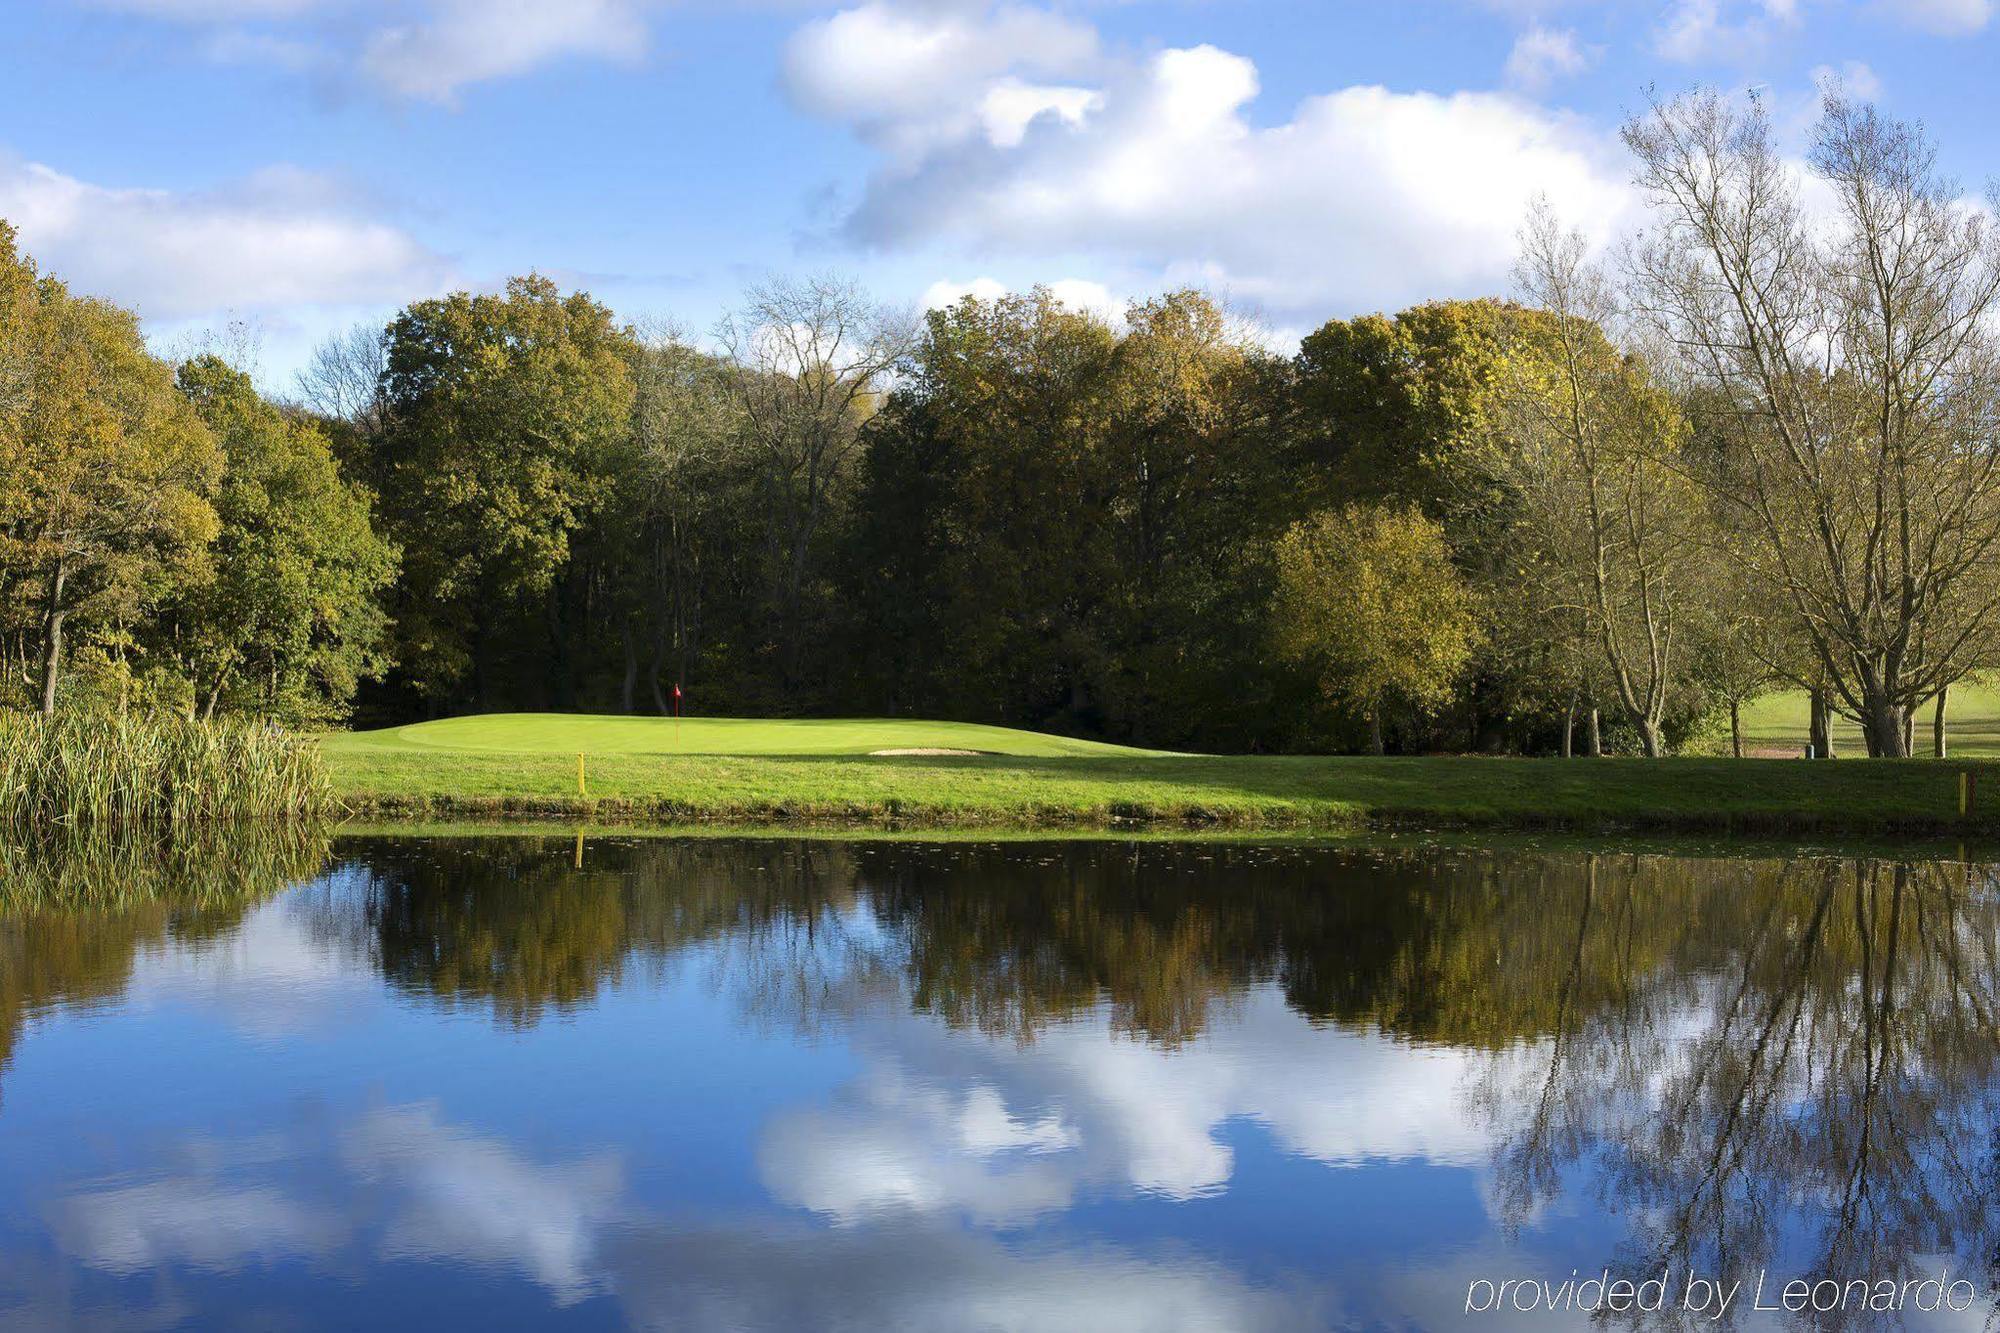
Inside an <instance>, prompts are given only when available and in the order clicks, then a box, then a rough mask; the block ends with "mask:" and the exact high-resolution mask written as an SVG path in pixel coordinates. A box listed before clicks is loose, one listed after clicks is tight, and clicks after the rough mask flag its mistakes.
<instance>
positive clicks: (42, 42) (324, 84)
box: [0, 0, 2000, 387]
mask: <svg viewBox="0 0 2000 1333" xmlns="http://www.w3.org/2000/svg"><path fill="white" fill-rule="evenodd" d="M6 8H7V38H8V39H7V41H6V43H5V44H4V46H0V216H5V217H7V218H9V219H10V220H12V221H14V222H15V223H16V225H17V226H18V227H19V228H20V230H21V232H22V235H23V239H24V241H25V243H26V245H27V248H28V249H29V250H30V251H31V252H32V253H34V254H35V255H37V256H38V257H39V258H40V259H41V260H42V262H43V263H44V265H45V266H46V267H48V268H50V269H52V270H54V271H57V272H59V273H61V274H63V275H64V276H66V277H68V278H69V279H70V280H71V281H72V282H73V283H74V284H75V285H77V286H78V287H80V288H83V289H85V290H89V291H93V292H97V293H100V294H102V295H105V296H108V297H111V298H114V299H116V300H119V301H121V302H124V303H126V304H129V305H132V306H135V307H136V308H138V309H139V310H140V311H141V313H142V314H143V315H144V316H145V317H146V319H147V321H148V327H149V329H150V330H151V331H152V333H153V334H154V336H155V337H156V338H157V339H158V340H159V341H161V343H162V344H163V345H165V344H171V343H173V342H174V341H175V340H176V339H184V338H186V337H187V336H189V334H190V333H191V331H196V330H200V329H203V328H208V327H214V326H219V325H223V324H226V323H227V322H228V321H230V320H232V319H235V320H240V321H243V322H245V323H246V324H248V325H249V326H250V327H251V328H252V329H253V330H254V331H255V333H256V336H257V338H258V340H259V342H260V344H261V349H262V350H261V373H262V375H263V377H264V378H265V380H266V381H267V383H269V384H271V385H272V386H273V387H282V386H283V385H284V384H285V382H287V381H288V380H289V377H290V372H291V370H292V368H293V367H295V366H296V365H297V364H298V363H299V361H300V360H301V359H302V358H303V356H304V355H305V353H306V351H307V350H308V349H309V348H310V347H311V346H312V344H313V343H314V342H316V341H317V340H318V339H319V338H321V337H323V336H325V335H326V334H327V333H328V332H330V331H333V330H336V329H340V328H344V327H346V326H348V325H350V324H352V323H354V322H356V321H359V320H370V321H378V320H380V319H382V318H383V317H385V316H386V315H387V314H388V313H389V312H390V311H392V310H393V309H394V308H395V307H396V306H398V305H400V304H402V303H403V302H405V301H408V300H411V299H414V298H417V297H421V296H425V295H431V294H434V293H437V292H440V291H444V290H448V289H452V288H459V287H471V288H490V287H493V286H496V285H497V284H498V283H500V282H501V281H503V280H504V278H505V277H506V276H507V275H508V274H511V273H518V272H524V271H527V270H529V269H538V270H540V271H542V272H545V273H548V274H551V275H552V276H555V277H557V278H558V279H560V280H561V281H563V282H565V283H569V284H573V285H579V286H584V287H587V288H588V289H590V290H591V291H593V292H595V293H596V294H597V295H598V296H600V297H601V298H602V299H604V300H606V301H607V302H608V303H610V304H611V305H613V306H614V307H615V308H616V309H618V310H619V312H620V313H621V314H623V315H626V316H628V317H631V318H634V319H641V318H644V319H671V320H673V321H675V322H677V323H679V324H680V325H682V326H683V327H685V328H688V329H690V330H692V331H695V332H700V331H701V330H704V329H706V328H707V327H708V326H709V325H711V324H712V323H713V321H714V320H715V318H716V317H717V316H718V315H719V314H720V313H721V312H722V311H723V310H725V309H726V308H728V306H729V305H730V303H731V302H732V301H733V300H734V299H735V297H736V295H737V294H738V293H739V292H740V291H741V290H742V288H743V287H744V286H745V285H746V284H747V283H750V282H753V281H755V280H757V279H758V278H760V277H761V276H763V275H765V274H768V273H772V272H780V271H793V272H798V271H827V270H833V271H839V272H844V273H848V274H852V275H854V276H856V277H858V278H859V279H861V280H862V281H863V282H865V283H866V284H867V285H868V286H870V287H871V288H872V289H873V290H874V291H876V292H877V293H878V294H879V295H880V296H881V297H882V298H884V299H885V300H890V301H894V302H898V303H911V304H916V303H922V302H924V301H927V300H929V301H935V300H938V299H940V298H941V297H942V296H943V295H945V294H946V293H950V292H955V291H960V290H966V289H979V290H992V289H994V288H996V287H1004V286H1016V287H1018V286H1025V285H1028V284H1031V283H1033V282H1036V281H1045V282H1050V283H1054V284H1059V287H1058V290H1059V291H1060V292H1062V293H1063V294H1064V295H1065V297H1066V298H1067V299H1071V300H1074V301H1076V302H1079V303H1083V304H1096V305H1102V306H1105V307H1106V308H1111V309H1115V308H1117V307H1118V306H1119V305H1120V304H1122V303H1123V302H1124V301H1125V300H1128V299H1130V298H1133V297H1140V296H1144V295H1147V294H1149V293H1151V292H1154V291H1158V290H1161V289H1163V288H1166V287H1169V286H1179V285H1185V284H1190V283H1193V284H1199V285H1203V286H1206V287H1209V288H1211V289H1214V290H1216V291H1218V292H1219V293H1221V294H1223V295H1225V296H1227V297H1228V298H1229V299H1231V300H1232V301H1234V302H1236V303H1237V304H1239V305H1241V306H1243V307H1246V308H1248V309H1250V310H1253V311H1256V312H1258V313H1260V314H1261V315H1262V316H1263V318H1264V319H1265V320H1266V321H1267V323H1268V324H1269V325H1270V326H1271V327H1272V328H1273V329H1275V330H1276V331H1277V333H1278V336H1279V337H1280V338H1281V339H1282V337H1284V336H1287V335H1296V334H1297V333H1299V332H1302V331H1304V330H1306V329H1309V328H1311V327H1313V326H1315V325H1316V324H1318V323H1319V322H1321V321H1322V320H1324V319H1326V318H1329V317H1332V316H1335V315H1348V314H1353V313H1356V312H1358V311H1362V310H1369V309H1377V308H1391V309H1393V308H1396V307H1398V306H1400V305H1403V304H1408V303H1410V302H1413V301H1417V300H1421V299H1425V298H1428V297H1433V296H1461V295H1476V294H1481V293H1486V292H1494V291H1501V290H1504V289H1505V287H1506V272H1507V267H1508V262H1509V258H1510V254H1511V249H1512V242H1511V238H1512V234H1513V231H1514V229H1515V227H1516V226H1517V224H1518V222H1519V218H1520V214H1521V210H1522V207H1523V205H1524V202H1525V200H1526V199H1527V198H1528V197H1529V196H1530V195H1532V194H1534V193H1536V192H1542V193H1546V194H1548V195H1549V196H1550V197H1551V199H1552V201H1553V202H1554V203H1555V205H1556V207H1557V208H1558V210H1559V211H1560V212H1562V213H1563V214H1565V215H1566V216H1567V217H1568V218H1569V219H1571V220H1572V221H1574V222H1575V223H1576V224H1578V225H1580V226H1582V227H1583V228H1584V229H1585V230H1586V231H1587V232H1588V233H1589V234H1591V235H1592V236H1593V237H1596V238H1598V239H1609V238H1611V237H1614V236H1616V235H1618V234H1620V233H1621V232H1622V231H1625V230H1628V229H1629V228H1630V227H1631V226H1632V225H1633V224H1634V223H1635V221H1636V219H1637V216H1638V215H1637V211H1636V203H1635V201H1634V200H1633V198H1632V196H1631V192H1630V188H1629V185H1628V182H1627V175H1628V169H1627V164H1626V163H1625V161H1624V160H1623V157H1622V155H1621V153H1620V150H1619V148H1618V145H1617V140H1616V131H1617V127H1618V124H1619V122H1620V120H1621V119H1622V118H1623V116H1624V115H1625V114H1627V113H1628V112H1629V111H1631V110H1632V109H1634V108H1635V107H1638V106H1641V105H1643V103H1644V99H1645V89H1646V88H1647V87H1648V86H1657V87H1658V88H1659V89H1661V90H1662V91H1665V92H1674V91H1678V90H1680V89H1682V88H1685V87H1687V86H1690V85H1692V84H1695V83H1702V82H1706V83H1713V84H1717V85H1720V86H1722V87H1725V88H1729V89H1733V90H1748V89H1752V88H1756V89H1759V90H1761V91H1762V92H1763V94H1764V95H1765V96H1766V97H1767V98H1768V99H1769V102H1770V105H1771V106H1772V108H1773V111H1774V115H1775V116H1776V117H1777V118H1778V120H1779V123H1780V124H1781V125H1783V126H1785V127H1786V128H1787V132H1788V133H1792V134H1795V135H1798V136H1803V134H1804V132H1805V129H1806V127H1807V126H1808V125H1809V123H1810V120H1811V107H1812V101H1813V96H1814V87H1815V84H1816V82H1817V81H1818V80H1821V79H1824V78H1826V77H1828V76H1829V75H1833V76H1836V77H1839V78H1841V79H1842V80H1844V81H1845V83H1846V85H1847V86H1848V87H1849V89H1850V90H1851V91H1854V92H1858V93H1861V94H1863V95H1866V96H1870V97H1873V98H1875V99H1876V100H1878V101H1879V102H1880V103H1881V104H1882V105H1883V106H1884V107H1885V108H1886V109H1888V110H1889V111H1891V112H1893V113H1894V114H1896V115H1899V116H1903V117H1909V118H1915V119H1921V120H1923V121H1924V122H1926V123H1927V124H1928V125H1929V126H1930V128H1931V129H1932V131H1933V132H1934V134H1935V136H1936V137H1937V139H1938V140H1939V142H1940V144H1941V147H1942V156H1943V159H1944V161H1945V162H1946V164H1947V166H1948V167H1949V169H1950V170H1952V171H1953V172H1954V173H1956V174H1957V175H1959V176H1960V177H1961V178H1963V179H1964V180H1965V182H1966V183H1967V185H1968V188H1969V189H1983V187H1984V182H1985V181H1986V180H1987V178H1988V177H1989V176H1993V175H2000V153H1996V151H1995V145H1994V142H1993V138H1992V135H1991V133H1990V130H1989V129H1988V127H1990V126H1991V125H1992V124H1993V123H1995V112H1996V110H2000V107H1996V102H2000V94H1996V92H1995V88H1994V79H1993V71H1994V70H1995V69H1996V68H2000V61H1996V55H2000V36H1996V34H2000V17H1996V14H1995V10H1996V8H2000V0H1639V2H1636V3H1621V2H1620V0H1568V2H1565V0H1373V2H1372V3H1361V2H1359V0H1098V2H1097V3H1087V2H1085V0H1074V2H1072V3H1060V2H1054V0H1018V3H1001V4H990V3H982V2H981V0H849V3H825V4H819V3H811V2H810V0H762V2H758V0H743V2H740V3H726V2H725V0H7V3H6Z"/></svg>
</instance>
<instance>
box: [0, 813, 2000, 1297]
mask: <svg viewBox="0 0 2000 1333" xmlns="http://www.w3.org/2000/svg"><path fill="white" fill-rule="evenodd" d="M323 853H324V856H323V859H322V854H323ZM21 864H23V863H17V864H16V886H15V888H14V889H12V890H10V891H9V893H8V894H7V895H6V898H5V901H6V905H5V906H4V907H0V1327H6V1328H10V1329H11V1328H16V1327H25V1328H35V1327H43V1326H49V1327H68V1326H75V1325H91V1326H102V1327H107V1328H109V1327H117V1328H127V1327H131V1328H160V1327H177V1326H188V1327H204V1328H206V1327H256V1328H268V1327H279V1326H282V1327H287V1328H305V1329H310V1328H365V1327H390V1326H398V1327H401V1326H420V1327H426V1328H439V1329H456V1328H465V1329H482V1330H483V1329H498V1328H519V1327H535V1328H543V1327H548V1328H566V1327H577V1328H623V1327H634V1326H636V1327H645V1328H673V1329H683V1328H692V1329H703V1328H719V1329H764V1328H769V1329H802V1328H853V1329H877V1328H920V1329H958V1328H968V1329H970V1328H982V1329H983V1328H1029V1329H1044V1328H1046V1329H1088V1330H1104V1329H1127V1328H1129V1329H1265V1328H1269V1329H1297V1328H1316V1327H1362V1328H1376V1327H1419V1328H1428V1327H1439V1326H1454V1325H1457V1326H1466V1327H1479V1328H1520V1327H1537V1328H1539V1327H1557V1326H1582V1325H1583V1324H1584V1323H1585V1322H1586V1321H1588V1320H1589V1319H1590V1318H1591V1314H1590V1311H1591V1309H1592V1308H1594V1307H1603V1308H1602V1309H1601V1310H1600V1313H1599V1315H1598V1317H1599V1318H1600V1319H1608V1320H1609V1321H1610V1322H1613V1323H1625V1322H1629V1323H1632V1324H1634V1325H1667V1326H1674V1325H1679V1324H1687V1325H1692V1324H1694V1323H1695V1322H1697V1320H1696V1317H1695V1316H1696V1314H1697V1313H1698V1314H1700V1315H1701V1316H1702V1317H1703V1322H1705V1321H1706V1319H1707V1317H1709V1316H1713V1315H1715V1314H1717V1313H1718V1312H1719V1313H1721V1314H1722V1319H1721V1322H1722V1323H1724V1324H1745V1325H1753V1326H1755V1325H1765V1324H1770V1325H1776V1324H1784V1323H1791V1324H1802V1323H1804V1322H1806V1321H1809V1320H1816V1321H1817V1322H1818V1323H1819V1324H1820V1325H1821V1326H1840V1325H1851V1326H1857V1327H1859V1326H1866V1327H1879V1326H1883V1325H1884V1324H1894V1323H1903V1324H1907V1325H1908V1326H1911V1327H1955V1328H1974V1327H1980V1326H1983V1325H1985V1324H1986V1321H1987V1320H1988V1318H1989V1317H1990V1316H1991V1315H1992V1313H1993V1309H1994V1298H1995V1296H1994V1293H1995V1278H1996V1265H2000V1115H1996V1110H2000V1084H1996V1074H2000V1045H1996V1031H1995V1022H1996V1013H2000V968H1996V962H1997V961H2000V959H1996V949H2000V876H1996V872H1995V868H1994V867H1992V866H1988V865H1984V864H1966V863H1964V862H1962V861H1958V860H1945V859H1938V860H1931V859H1924V858H1922V857H1915V856H1912V857H1910V858H1908V859H1895V858H1892V857H1889V858H1885V857H1883V856H1881V855H1870V856H1858V855H1857V856H1824V855H1812V856H1807V855H1803V854H1801V855H1791V856H1775V855H1729V854H1719V853H1713V852H1711V853H1706V854H1701V855H1693V854H1667V853H1664V852H1661V851H1658V850H1644V849H1637V850H1635V849H1619V848H1600V849H1595V850H1592V849H1580V848H1576V847H1570V846H1547V847H1542V846H1536V845H1533V844H1515V845H1509V846H1479V845H1457V844H1447V843H1436V842H1432V843H1423V842H1419V843H1415V844H1412V843H1411V842H1409V841H1407V840H1405V841H1402V842H1397V841H1374V842H1370V841H1360V842H1352V843H1333V844H1313V843H1298V844H1280V845H1273V846H1252V845H1237V844H1219V843H1209V842H1173V841H1166V842H1144V841H1142V842H1118V841H1050V842H986V843H981V842H956V841H933V842H895V841H867V840H809V839H772V838H748V837H745V838H733V837H732V838H717V837H695V838H664V837H662V838H648V837H639V836H607V837H598V836H592V837H591V838H589V839H588V840H587V841H582V840H578V839H573V838H571V837H568V836H564V837H547V836H476V837H430V838H426V837H414V836H413V837H368V838H346V839H342V840H339V841H337V842H335V843H334V844H332V847H331V851H330V853H326V851H325V848H324V847H322V848H318V849H307V850H306V851H304V852H300V851H298V850H297V849H293V850H292V851H289V852H286V853H283V854H279V855H275V856H274V855H269V854H264V855H257V856H248V855H245V856H241V857H237V856H234V855H233V854H232V853H229V852H220V853H214V854H213V855H212V857H211V858H209V859H206V860H204V861H202V862H201V863H200V864H198V865H191V866H190V865H183V866H181V867H179V869H178V870H175V869H174V868H173V867H172V866H171V865H168V866H167V867H166V868H164V869H163V868H162V865H163V862H162V859H161V858H159V857H156V856H153V855H150V854H147V855H140V856H130V857H126V858H125V859H123V860H117V859H116V858H114V860H113V862H112V863H111V864H112V866H113V868H112V869H103V868H99V869H95V870H93V869H91V868H90V866H88V865H86V866H84V867H82V868H77V867H70V868H69V869H68V870H66V871H58V870H53V869H48V868H46V867H44V868H43V871H42V872H41V873H44V874H45V878H46V879H47V881H48V882H47V883H44V884H39V885H27V884H26V883H25V880H24V879H23V877H22V873H21V870H20V866H21ZM4 868H5V867H0V869H4ZM106 876H124V877H125V879H126V880H128V881H129V883H121V884H115V885H107V884H105V883H104V880H105V877H106ZM79 883H86V884H89V885H91V886H92V888H91V891H90V892H87V893H84V892H80V891H78V890H77V889H76V887H75V886H76V885H77V884H79ZM65 885H67V887H65ZM1621 1283H1629V1284H1630V1287H1629V1288H1627V1287H1623V1286H1621V1285H1620V1284H1621ZM1791 1283H1798V1284H1799V1285H1798V1286H1796V1287H1792V1288H1791V1292H1792V1295H1793V1297H1794V1298H1795V1304H1797V1305H1803V1306H1807V1307H1810V1306H1811V1305H1812V1304H1813V1303H1819V1304H1820V1306H1821V1308H1820V1311H1819V1312H1818V1313H1814V1312H1813V1310H1811V1309H1810V1308H1806V1309H1803V1310H1800V1311H1799V1312H1798V1313H1796V1314H1791V1313H1787V1312H1786V1311H1785V1309H1784V1308H1783V1307H1784V1306H1785V1304H1786V1303H1787V1300H1788V1296H1787V1294H1786V1289H1787V1286H1788V1284H1791ZM1503 1284H1504V1285H1503ZM1709 1284H1719V1286H1715V1285H1709ZM1801 1291H1803V1292H1805V1293H1806V1294H1805V1295H1804V1296H1798V1295H1797V1293H1799V1292H1801ZM1725 1295H1726V1296H1727V1297H1728V1300H1729V1304H1728V1307H1727V1309H1726V1310H1722V1309H1721V1306H1722V1301H1723V1298H1724V1296H1725ZM1836 1297H1837V1298H1838V1299H1837V1300H1836ZM1621 1302H1622V1304H1623V1305H1624V1306H1626V1307H1635V1308H1626V1309H1623V1310H1619V1311H1613V1310H1611V1309H1610V1308H1609V1307H1611V1306H1617V1305H1619V1304H1621ZM1656 1306H1657V1307H1661V1308H1659V1309H1658V1311H1657V1312H1655V1310H1654V1307H1656ZM1759 1306H1761V1307H1763V1309H1762V1310H1761V1311H1760V1310H1759V1309H1758V1307H1759ZM1829 1306H1831V1308H1829ZM1636 1307H1644V1308H1636ZM1773 1307H1777V1308H1776V1309H1773ZM1871 1307H1872V1308H1871Z"/></svg>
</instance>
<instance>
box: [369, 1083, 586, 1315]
mask: <svg viewBox="0 0 2000 1333" xmlns="http://www.w3.org/2000/svg"><path fill="white" fill-rule="evenodd" d="M343 1146H344V1148H345V1151H346V1155H347V1158H348V1161H349V1163H350V1165H352V1166H353V1167H354V1168H355V1169H356V1170H357V1171H358V1172H359V1173H360V1174H361V1175H362V1176H363V1177H364V1178H370V1179H386V1180H389V1181H392V1182H394V1184H395V1185H396V1186H397V1187H399V1188H400V1189H401V1190H402V1191H403V1203H402V1206H401V1207H400V1209H399V1210H398V1212H397V1214H396V1216H395V1218H394V1220H393V1221H392V1223H391V1224H390V1226H389V1228H388V1230H387V1232H386V1234H385V1235H384V1236H383V1237H382V1241H381V1246H382V1251H383V1253H385V1254H387V1255H390V1256H392V1257H395V1258H400V1259H424V1260H432V1261H437V1260H451V1261H453V1262H456V1263H462V1264H475V1265H481V1266H507V1267H512V1268H515V1269H517V1270H519V1271H520V1272H521V1273H523V1274H524V1275H526V1276H527V1277H529V1278H531V1279H533V1280H534V1281H535V1282H538V1283H540V1284H541V1285H542V1286H543V1287H544V1288H546V1289H547V1290H548V1291H549V1293H550V1294H551V1295H552V1296H553V1297H554V1298H555V1300H556V1302H557V1304H559V1305H569V1304H573V1303H574V1302H576V1301H579V1300H582V1299H583V1298H584V1297H586V1296H589V1295H592V1294H594V1293H596V1292H598V1291H600V1290H602V1286H603V1284H602V1279H601V1278H600V1277H599V1275H598V1268H599V1265H598V1262H597V1257H596V1249H597V1245H598V1238H599V1236H600V1233H601V1232H602V1231H603V1230H604V1228H605V1227H606V1226H607V1225H609V1224H610V1223H611V1222H613V1221H614V1220H615V1219H616V1218H618V1217H619V1216H620V1214H621V1213H622V1212H623V1211H624V1209H625V1204H624V1193H625V1173H624V1168H623V1167H622V1166H621V1165H620V1164H619V1162H618V1160H617V1159H616V1158H615V1157H612V1156H609V1155H599V1156H596V1157H591V1158H584V1159H580V1160H577V1161H573V1162H555V1163H539V1162H534V1161H530V1160H528V1159H527V1158H526V1157H524V1156H523V1155H522V1154H521V1153H520V1152H519V1151H518V1150H517V1149H516V1148H514V1147H513V1146H512V1145H510V1144H508V1143H506V1142H503V1141H502V1140H499V1139H496V1138H493V1137H492V1136H490V1135H485V1134H477V1133H473V1132H471V1131H469V1130H465V1129H461V1128H459V1127H457V1126H454V1125H450V1124H447V1123H445V1122H444V1121H443V1120H442V1119H441V1118H440V1117H439V1115H438V1110H437V1107H436V1106H434V1105H424V1106H405V1107H394V1108H384V1109H381V1110H378V1111H375V1112H373V1113H371V1114H369V1115H368V1116H366V1117H364V1118H363V1119H362V1121H361V1122H360V1123H359V1124H358V1125H356V1126H355V1127H354V1129H353V1130H351V1131H350V1132H349V1133H348V1135H347V1137H346V1141H345V1143H344V1145H343Z"/></svg>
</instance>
